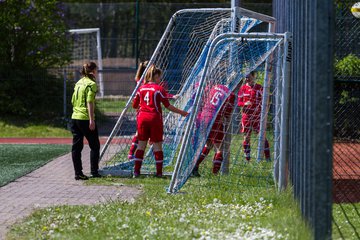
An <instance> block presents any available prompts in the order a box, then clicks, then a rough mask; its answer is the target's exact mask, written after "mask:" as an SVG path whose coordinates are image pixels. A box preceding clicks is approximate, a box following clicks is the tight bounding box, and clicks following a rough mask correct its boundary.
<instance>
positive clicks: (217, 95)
mask: <svg viewBox="0 0 360 240" xmlns="http://www.w3.org/2000/svg"><path fill="white" fill-rule="evenodd" d="M221 97H222V93H221V92H216V93H215V94H214V96H213V97H212V99H211V101H210V103H211V104H212V105H214V106H217V105H218V104H219V101H220V98H221Z"/></svg>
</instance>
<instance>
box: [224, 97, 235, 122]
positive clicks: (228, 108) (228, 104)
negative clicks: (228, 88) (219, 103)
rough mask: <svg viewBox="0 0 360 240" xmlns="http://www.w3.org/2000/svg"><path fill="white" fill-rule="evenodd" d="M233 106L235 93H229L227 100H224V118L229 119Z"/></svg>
mask: <svg viewBox="0 0 360 240" xmlns="http://www.w3.org/2000/svg"><path fill="white" fill-rule="evenodd" d="M234 108H235V94H230V96H229V98H228V100H227V101H226V106H225V113H224V115H225V118H226V119H227V120H230V118H231V115H232V112H233V111H234Z"/></svg>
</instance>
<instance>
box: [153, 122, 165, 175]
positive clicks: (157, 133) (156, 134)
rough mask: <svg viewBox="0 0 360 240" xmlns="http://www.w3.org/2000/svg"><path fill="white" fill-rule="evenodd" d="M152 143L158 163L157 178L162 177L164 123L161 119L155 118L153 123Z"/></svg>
mask: <svg viewBox="0 0 360 240" xmlns="http://www.w3.org/2000/svg"><path fill="white" fill-rule="evenodd" d="M151 126H152V127H151V129H150V142H152V143H153V152H154V157H155V162H156V176H157V177H162V168H163V162H164V153H163V149H162V141H163V135H164V133H163V127H164V126H163V122H162V119H161V118H154V119H153V120H152V123H151Z"/></svg>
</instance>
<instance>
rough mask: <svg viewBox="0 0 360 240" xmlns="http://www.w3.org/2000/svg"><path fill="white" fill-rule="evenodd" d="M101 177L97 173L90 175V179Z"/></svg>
mask: <svg viewBox="0 0 360 240" xmlns="http://www.w3.org/2000/svg"><path fill="white" fill-rule="evenodd" d="M101 177H102V176H101V175H100V174H99V173H92V174H91V175H90V178H101Z"/></svg>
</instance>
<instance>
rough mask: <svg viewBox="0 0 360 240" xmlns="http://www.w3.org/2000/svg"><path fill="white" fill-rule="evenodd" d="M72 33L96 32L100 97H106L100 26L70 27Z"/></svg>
mask: <svg viewBox="0 0 360 240" xmlns="http://www.w3.org/2000/svg"><path fill="white" fill-rule="evenodd" d="M69 33H71V34H87V33H96V51H97V62H98V66H97V67H98V74H99V94H100V97H101V98H102V97H104V81H103V73H102V72H103V63H102V54H101V39H100V28H79V29H70V30H69Z"/></svg>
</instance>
